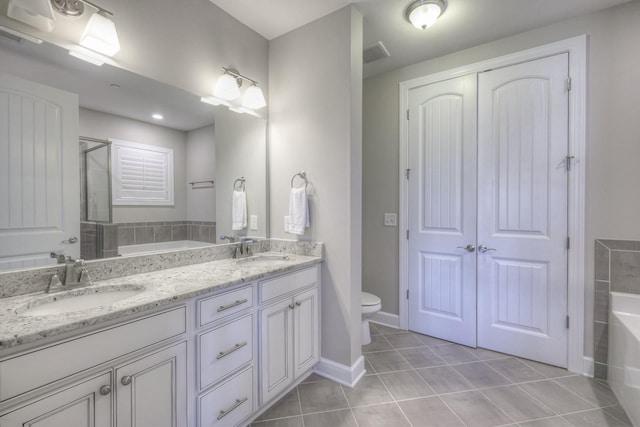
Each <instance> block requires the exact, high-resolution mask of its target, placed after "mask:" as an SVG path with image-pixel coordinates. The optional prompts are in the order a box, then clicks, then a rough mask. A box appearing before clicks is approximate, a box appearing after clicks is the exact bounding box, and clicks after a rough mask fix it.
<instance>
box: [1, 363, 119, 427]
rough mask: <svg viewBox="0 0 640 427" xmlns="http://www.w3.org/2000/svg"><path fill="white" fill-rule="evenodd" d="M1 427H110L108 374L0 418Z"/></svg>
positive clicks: (70, 387)
mask: <svg viewBox="0 0 640 427" xmlns="http://www.w3.org/2000/svg"><path fill="white" fill-rule="evenodd" d="M0 425H1V426H2V427H26V426H29V427H69V426H73V427H85V426H86V427H110V426H111V374H110V373H105V374H102V375H99V376H97V377H94V378H91V379H89V380H86V381H82V382H79V383H75V384H74V385H71V386H69V387H67V388H63V389H61V390H60V391H57V392H55V393H53V394H50V395H48V396H46V397H44V398H42V399H40V400H37V401H35V402H32V403H30V404H28V405H26V406H23V407H21V408H18V409H16V410H14V411H12V412H9V413H7V414H5V415H2V416H0Z"/></svg>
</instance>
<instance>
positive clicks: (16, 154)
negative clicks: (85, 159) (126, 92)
mask: <svg viewBox="0 0 640 427" xmlns="http://www.w3.org/2000/svg"><path fill="white" fill-rule="evenodd" d="M78 151H79V148H78V97H77V95H74V94H71V93H67V92H63V91H60V90H58V89H54V88H50V87H47V86H43V85H40V84H36V83H33V82H29V81H26V80H22V79H19V78H17V77H13V76H10V75H7V74H0V269H7V268H21V267H30V266H37V265H44V264H49V263H52V262H53V263H55V260H52V259H51V258H50V257H49V253H50V252H51V251H57V252H63V253H65V254H66V255H70V256H73V257H74V258H75V257H79V256H80V244H79V243H75V244H70V243H68V239H69V238H70V237H79V236H80V184H79V168H78ZM65 242H66V243H65Z"/></svg>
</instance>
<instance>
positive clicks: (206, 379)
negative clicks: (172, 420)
mask: <svg viewBox="0 0 640 427" xmlns="http://www.w3.org/2000/svg"><path fill="white" fill-rule="evenodd" d="M255 292H256V290H255V284H250V285H248V286H245V287H242V288H240V289H235V290H232V291H228V292H223V293H221V294H217V295H214V296H211V297H208V298H204V299H201V300H199V301H198V303H197V307H198V320H197V322H198V325H200V329H201V331H200V332H199V333H198V334H196V343H197V354H198V361H197V378H198V385H197V386H198V392H199V395H198V405H197V406H198V425H199V426H201V427H205V426H206V427H214V426H236V425H241V423H242V422H243V420H245V419H247V418H248V417H249V416H250V415H251V414H252V413H253V412H254V411H255V410H256V409H257V376H256V373H257V366H256V363H255V360H256V353H257V346H256V343H257V340H256V332H255V331H256V324H257V321H256V314H255V308H256V307H255V304H254V299H255V298H254V294H255Z"/></svg>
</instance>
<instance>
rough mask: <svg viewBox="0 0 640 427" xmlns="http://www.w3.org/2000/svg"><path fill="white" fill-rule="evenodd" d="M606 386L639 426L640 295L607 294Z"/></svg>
mask: <svg viewBox="0 0 640 427" xmlns="http://www.w3.org/2000/svg"><path fill="white" fill-rule="evenodd" d="M610 304H611V305H610V309H609V372H608V378H609V385H610V386H611V390H613V392H614V393H615V395H616V397H617V398H618V401H619V402H620V404H621V405H622V407H623V408H624V410H625V411H626V412H627V415H628V416H629V419H631V422H632V424H633V425H634V426H640V404H639V403H640V295H638V294H628V293H622V292H611V299H610Z"/></svg>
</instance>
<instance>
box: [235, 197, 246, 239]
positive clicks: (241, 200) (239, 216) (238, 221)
mask: <svg viewBox="0 0 640 427" xmlns="http://www.w3.org/2000/svg"><path fill="white" fill-rule="evenodd" d="M246 226H247V195H246V193H245V192H244V191H234V192H233V200H232V202H231V229H232V230H242V229H243V228H245V227H246Z"/></svg>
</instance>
